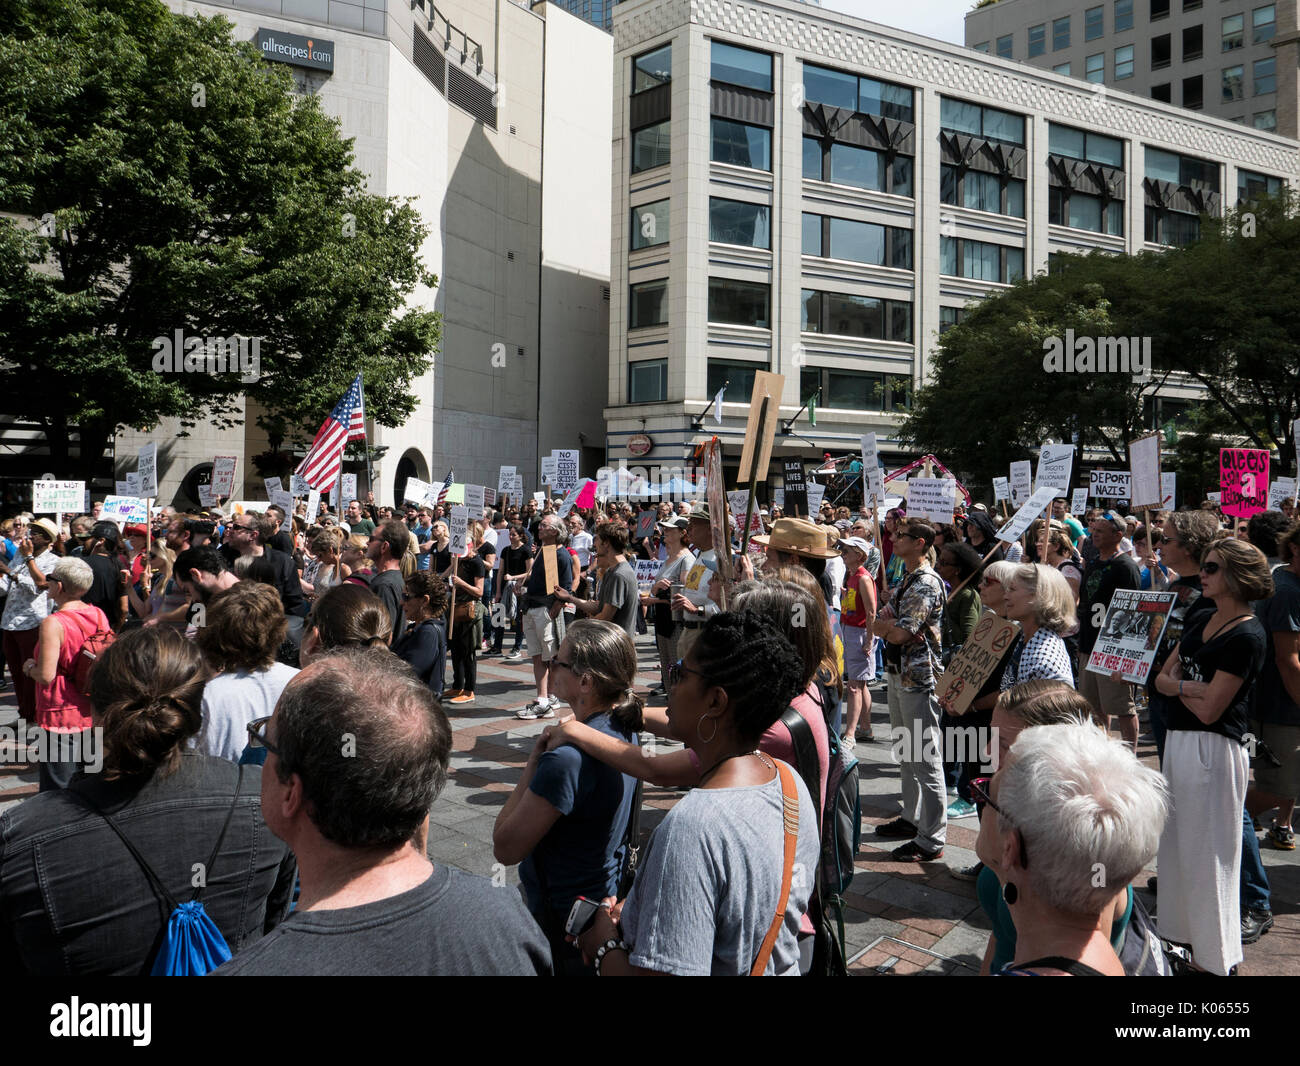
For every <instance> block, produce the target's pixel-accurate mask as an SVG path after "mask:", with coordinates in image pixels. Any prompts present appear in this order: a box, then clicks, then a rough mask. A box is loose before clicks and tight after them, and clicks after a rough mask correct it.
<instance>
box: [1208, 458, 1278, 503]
mask: <svg viewBox="0 0 1300 1066" xmlns="http://www.w3.org/2000/svg"><path fill="white" fill-rule="evenodd" d="M1219 492H1220V497H1221V502H1220V504H1219V508H1220V510H1222V511H1223V513H1224V514H1225V515H1227V516H1228V517H1230V518H1250V517H1252V516H1253V515H1257V514H1259V513H1260V512H1261V511H1265V510H1267V509H1268V452H1266V451H1264V450H1262V449H1259V448H1220V449H1219Z"/></svg>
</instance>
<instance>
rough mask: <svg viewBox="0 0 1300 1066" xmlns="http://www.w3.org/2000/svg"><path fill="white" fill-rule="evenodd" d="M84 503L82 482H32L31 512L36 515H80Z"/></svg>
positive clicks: (84, 484) (84, 493)
mask: <svg viewBox="0 0 1300 1066" xmlns="http://www.w3.org/2000/svg"><path fill="white" fill-rule="evenodd" d="M85 501H86V483H85V482H84V481H33V482H32V510H33V511H35V512H36V513H37V514H67V515H76V514H80V513H81V505H82V504H83V503H85Z"/></svg>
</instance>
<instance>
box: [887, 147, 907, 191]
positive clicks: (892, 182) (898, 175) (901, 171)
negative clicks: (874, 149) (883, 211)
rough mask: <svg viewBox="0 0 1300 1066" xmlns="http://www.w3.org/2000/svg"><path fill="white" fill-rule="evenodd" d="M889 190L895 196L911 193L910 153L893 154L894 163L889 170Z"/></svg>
mask: <svg viewBox="0 0 1300 1066" xmlns="http://www.w3.org/2000/svg"><path fill="white" fill-rule="evenodd" d="M889 191H890V192H892V193H893V194H894V195H895V196H911V195H912V157H911V156H910V155H896V156H894V165H893V167H891V168H890V172H889Z"/></svg>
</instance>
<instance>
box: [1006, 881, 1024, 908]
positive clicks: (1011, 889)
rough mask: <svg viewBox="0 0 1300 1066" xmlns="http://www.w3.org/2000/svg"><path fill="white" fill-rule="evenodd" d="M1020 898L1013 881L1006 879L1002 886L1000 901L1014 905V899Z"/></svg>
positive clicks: (1010, 905) (1009, 905)
mask: <svg viewBox="0 0 1300 1066" xmlns="http://www.w3.org/2000/svg"><path fill="white" fill-rule="evenodd" d="M1019 898H1020V890H1019V889H1018V888H1016V883H1015V882H1014V881H1008V882H1007V883H1006V884H1005V885H1003V886H1002V902H1003V903H1005V904H1006V905H1007V906H1008V907H1013V906H1015V903H1016V900H1018V899H1019Z"/></svg>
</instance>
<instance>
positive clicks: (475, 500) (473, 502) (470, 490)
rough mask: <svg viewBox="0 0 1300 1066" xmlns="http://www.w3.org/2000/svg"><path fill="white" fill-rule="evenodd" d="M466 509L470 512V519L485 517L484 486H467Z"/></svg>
mask: <svg viewBox="0 0 1300 1066" xmlns="http://www.w3.org/2000/svg"><path fill="white" fill-rule="evenodd" d="M465 507H466V509H467V510H468V511H469V516H470V518H482V517H483V486H482V485H466V486H465Z"/></svg>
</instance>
